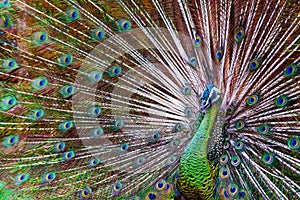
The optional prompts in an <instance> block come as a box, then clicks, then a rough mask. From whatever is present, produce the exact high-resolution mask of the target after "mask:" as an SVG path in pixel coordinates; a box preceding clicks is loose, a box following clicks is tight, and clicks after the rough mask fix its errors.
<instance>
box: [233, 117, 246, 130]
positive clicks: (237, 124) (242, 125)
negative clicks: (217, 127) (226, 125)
mask: <svg viewBox="0 0 300 200" xmlns="http://www.w3.org/2000/svg"><path fill="white" fill-rule="evenodd" d="M234 127H235V128H236V129H237V130H242V129H244V128H245V127H246V123H245V121H244V120H242V119H240V120H238V121H236V122H235V124H234Z"/></svg>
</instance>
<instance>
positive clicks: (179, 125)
mask: <svg viewBox="0 0 300 200" xmlns="http://www.w3.org/2000/svg"><path fill="white" fill-rule="evenodd" d="M184 128H185V127H184V125H183V124H182V123H177V124H175V126H174V128H173V130H172V132H173V133H178V132H180V131H182V130H183V129H184Z"/></svg>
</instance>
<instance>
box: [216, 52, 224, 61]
mask: <svg viewBox="0 0 300 200" xmlns="http://www.w3.org/2000/svg"><path fill="white" fill-rule="evenodd" d="M223 54H224V51H223V49H218V50H217V53H216V58H217V60H221V59H222V58H223Z"/></svg>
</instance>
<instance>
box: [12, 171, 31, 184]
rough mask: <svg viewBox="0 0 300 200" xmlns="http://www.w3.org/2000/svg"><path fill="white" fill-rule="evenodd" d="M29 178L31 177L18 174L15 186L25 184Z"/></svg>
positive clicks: (25, 174)
mask: <svg viewBox="0 0 300 200" xmlns="http://www.w3.org/2000/svg"><path fill="white" fill-rule="evenodd" d="M28 178H29V175H28V174H27V173H22V174H18V175H17V176H16V177H15V185H20V184H22V183H24V182H25V181H27V180H28Z"/></svg>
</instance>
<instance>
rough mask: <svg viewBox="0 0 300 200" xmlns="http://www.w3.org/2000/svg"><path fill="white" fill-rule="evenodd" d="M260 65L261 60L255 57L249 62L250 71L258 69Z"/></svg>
mask: <svg viewBox="0 0 300 200" xmlns="http://www.w3.org/2000/svg"><path fill="white" fill-rule="evenodd" d="M260 65H261V60H260V59H258V58H254V59H252V60H250V62H249V70H250V71H253V70H256V69H258V68H259V67H260Z"/></svg>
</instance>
